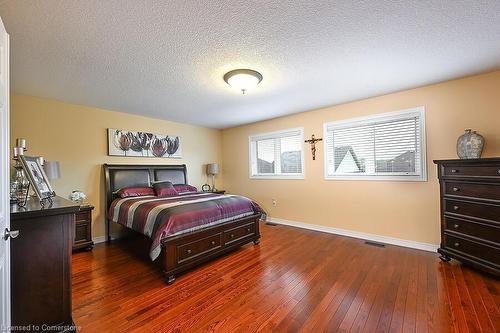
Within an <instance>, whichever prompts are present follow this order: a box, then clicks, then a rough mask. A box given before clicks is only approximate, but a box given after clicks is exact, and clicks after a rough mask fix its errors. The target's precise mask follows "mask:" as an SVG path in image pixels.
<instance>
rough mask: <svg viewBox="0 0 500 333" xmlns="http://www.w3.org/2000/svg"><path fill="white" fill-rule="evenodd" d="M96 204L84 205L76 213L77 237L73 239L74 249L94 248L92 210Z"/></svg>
mask: <svg viewBox="0 0 500 333" xmlns="http://www.w3.org/2000/svg"><path fill="white" fill-rule="evenodd" d="M93 209H94V206H91V205H82V206H80V210H79V211H78V213H76V220H75V237H74V239H73V251H76V250H81V249H85V250H92V248H93V247H94V242H93V241H92V210H93Z"/></svg>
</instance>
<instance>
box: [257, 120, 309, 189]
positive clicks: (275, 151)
mask: <svg viewBox="0 0 500 333" xmlns="http://www.w3.org/2000/svg"><path fill="white" fill-rule="evenodd" d="M249 141H250V178H292V179H293V178H295V179H303V178H304V149H303V147H304V129H303V128H294V129H288V130H284V131H279V132H273V133H266V134H257V135H251V136H250V137H249Z"/></svg>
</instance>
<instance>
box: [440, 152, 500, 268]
mask: <svg viewBox="0 0 500 333" xmlns="http://www.w3.org/2000/svg"><path fill="white" fill-rule="evenodd" d="M434 163H435V164H436V165H437V167H438V178H439V184H440V206H441V245H440V247H439V249H438V252H439V253H440V254H441V256H440V259H441V260H442V261H444V262H448V261H450V260H451V259H456V260H458V261H460V262H462V263H464V264H467V265H470V266H472V267H475V268H477V269H480V270H482V271H485V272H488V273H490V274H493V275H495V276H500V158H480V159H453V160H435V161H434Z"/></svg>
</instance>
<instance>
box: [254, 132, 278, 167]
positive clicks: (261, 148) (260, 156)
mask: <svg viewBox="0 0 500 333" xmlns="http://www.w3.org/2000/svg"><path fill="white" fill-rule="evenodd" d="M274 164H275V161H274V139H265V140H259V141H257V173H258V174H273V173H274V172H275V167H274Z"/></svg>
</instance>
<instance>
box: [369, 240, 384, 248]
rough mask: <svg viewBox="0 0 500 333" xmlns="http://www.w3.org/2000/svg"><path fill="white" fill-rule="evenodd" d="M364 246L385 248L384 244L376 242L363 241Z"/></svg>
mask: <svg viewBox="0 0 500 333" xmlns="http://www.w3.org/2000/svg"><path fill="white" fill-rule="evenodd" d="M365 244H366V245H371V246H376V247H385V244H383V243H377V242H371V241H365Z"/></svg>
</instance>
